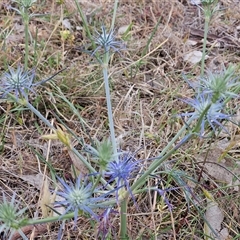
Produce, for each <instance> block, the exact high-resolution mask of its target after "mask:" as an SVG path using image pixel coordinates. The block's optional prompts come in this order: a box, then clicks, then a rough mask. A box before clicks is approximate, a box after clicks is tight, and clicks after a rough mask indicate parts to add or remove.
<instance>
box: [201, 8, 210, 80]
mask: <svg viewBox="0 0 240 240" xmlns="http://www.w3.org/2000/svg"><path fill="white" fill-rule="evenodd" d="M204 16H205V23H204V37H203V51H202V60H201V76H203V75H204V69H205V57H206V46H207V36H208V31H209V24H210V20H211V16H212V11H211V8H210V6H206V8H205V9H204Z"/></svg>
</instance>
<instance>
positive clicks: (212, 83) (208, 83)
mask: <svg viewBox="0 0 240 240" xmlns="http://www.w3.org/2000/svg"><path fill="white" fill-rule="evenodd" d="M234 72H235V67H234V66H233V65H230V66H229V67H228V68H227V69H225V70H224V71H222V72H220V73H218V74H217V73H216V74H214V73H212V72H211V71H208V74H207V75H206V77H204V78H202V79H200V88H201V89H202V91H203V93H205V94H211V95H212V101H213V102H216V101H218V100H224V99H226V98H229V97H230V98H235V97H238V94H237V93H235V91H239V86H240V83H239V81H237V80H238V77H234Z"/></svg>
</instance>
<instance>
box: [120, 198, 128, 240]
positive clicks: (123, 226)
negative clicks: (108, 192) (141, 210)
mask: <svg viewBox="0 0 240 240" xmlns="http://www.w3.org/2000/svg"><path fill="white" fill-rule="evenodd" d="M120 208H121V212H120V239H121V240H123V239H127V198H125V199H124V200H123V201H122V202H121V206H120Z"/></svg>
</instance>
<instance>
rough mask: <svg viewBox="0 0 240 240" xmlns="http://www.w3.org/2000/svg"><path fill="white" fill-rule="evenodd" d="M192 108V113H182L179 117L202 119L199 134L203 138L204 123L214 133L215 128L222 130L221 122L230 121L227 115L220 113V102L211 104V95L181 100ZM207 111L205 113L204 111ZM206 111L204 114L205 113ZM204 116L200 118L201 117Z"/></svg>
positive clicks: (221, 104) (222, 107)
mask: <svg viewBox="0 0 240 240" xmlns="http://www.w3.org/2000/svg"><path fill="white" fill-rule="evenodd" d="M182 101H184V102H186V103H187V104H189V105H190V106H191V107H193V108H194V111H193V112H190V113H182V114H180V115H181V116H188V117H191V118H192V119H193V120H194V119H196V120H198V119H202V121H201V123H200V134H201V136H203V134H204V129H205V125H206V123H208V124H209V125H210V126H211V127H212V129H213V130H214V131H215V130H216V126H219V127H221V128H222V129H224V126H223V125H222V124H221V122H220V121H221V120H230V116H229V115H228V114H225V113H222V111H223V109H224V104H223V103H222V102H220V101H218V102H215V103H213V102H212V96H211V95H209V94H208V95H205V94H200V95H198V96H197V97H196V98H195V99H184V100H182ZM207 108H208V110H207V111H206V109H207ZM205 111H206V112H205ZM203 114H204V116H203V117H202V115H203Z"/></svg>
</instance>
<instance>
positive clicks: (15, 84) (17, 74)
mask: <svg viewBox="0 0 240 240" xmlns="http://www.w3.org/2000/svg"><path fill="white" fill-rule="evenodd" d="M8 70H9V72H5V73H4V74H3V75H2V77H1V78H0V92H2V93H3V95H2V96H1V98H5V97H6V96H7V95H8V94H9V93H11V92H14V94H15V97H16V98H17V99H18V97H19V96H20V97H24V98H25V99H28V92H33V93H35V92H34V90H33V88H34V87H36V86H38V85H40V84H43V83H45V82H47V81H49V80H51V79H52V78H53V77H55V76H56V75H57V74H59V73H60V72H62V71H63V70H65V69H62V70H60V71H58V72H57V73H55V74H54V75H52V76H51V77H49V78H47V79H44V80H41V81H39V82H36V83H33V81H34V79H35V76H36V73H35V69H32V70H25V69H24V67H22V66H20V65H18V67H17V69H16V70H15V69H14V68H12V67H8Z"/></svg>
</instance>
